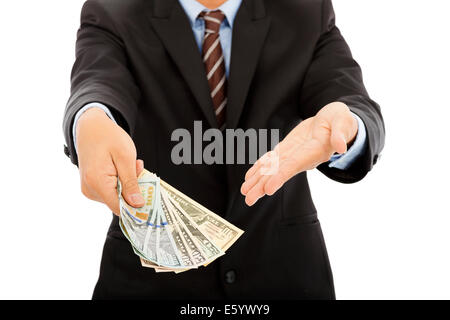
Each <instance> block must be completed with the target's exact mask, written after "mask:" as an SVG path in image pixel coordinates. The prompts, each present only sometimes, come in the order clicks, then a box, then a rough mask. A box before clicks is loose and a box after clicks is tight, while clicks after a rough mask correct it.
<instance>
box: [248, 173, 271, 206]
mask: <svg viewBox="0 0 450 320" xmlns="http://www.w3.org/2000/svg"><path fill="white" fill-rule="evenodd" d="M269 178H270V177H269V176H262V177H261V179H260V180H259V181H258V183H257V184H256V185H255V186H254V187H253V188H252V189H251V190H250V191H249V192H248V194H247V196H246V197H245V203H246V204H247V205H248V206H250V207H251V206H253V205H254V204H255V203H256V202H257V201H258V200H259V199H261V198H262V197H264V196H265V195H266V193H265V192H264V186H265V184H266V182H267V180H268V179H269Z"/></svg>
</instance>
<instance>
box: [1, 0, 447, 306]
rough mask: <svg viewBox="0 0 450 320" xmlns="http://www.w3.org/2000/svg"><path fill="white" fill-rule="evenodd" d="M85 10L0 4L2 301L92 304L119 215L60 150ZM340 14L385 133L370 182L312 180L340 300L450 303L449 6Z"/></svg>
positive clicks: (401, 2) (400, 1) (443, 0)
mask: <svg viewBox="0 0 450 320" xmlns="http://www.w3.org/2000/svg"><path fill="white" fill-rule="evenodd" d="M124 1H126V0H124ZM82 3H83V1H82V0H65V1H60V0H46V1H31V0H28V1H1V3H0V43H1V47H0V49H1V50H0V104H1V115H0V139H1V149H0V150H1V156H0V179H1V180H0V189H1V190H0V191H1V193H0V197H1V203H2V206H1V209H0V218H1V222H0V225H1V229H0V298H3V299H15V298H22V299H23V298H24V299H49V298H52V299H68V298H71V299H89V298H90V297H91V294H92V290H93V288H94V285H95V282H96V280H97V276H98V270H99V264H100V258H101V252H102V246H103V242H104V239H105V235H106V231H107V228H108V225H109V222H110V219H111V215H110V213H109V211H108V210H107V208H106V207H104V206H102V205H100V204H96V203H93V202H90V201H89V200H86V199H84V198H83V196H82V195H81V193H80V191H79V180H78V171H77V169H76V167H75V166H73V165H72V164H71V163H70V161H69V160H68V158H66V156H65V155H64V153H63V148H62V146H63V143H64V139H63V134H62V124H61V123H62V116H63V110H64V106H65V103H66V101H67V98H68V96H69V74H70V69H71V65H72V63H73V60H74V43H75V34H76V30H77V28H78V24H79V14H80V8H81V5H82ZM334 5H335V9H336V14H337V22H338V25H339V26H340V28H341V30H342V32H343V34H344V36H345V37H346V38H347V41H348V42H349V44H350V46H351V48H352V50H353V53H354V56H355V58H356V59H357V60H358V62H359V63H360V64H361V65H362V67H363V70H364V75H365V81H366V85H367V87H368V90H369V92H370V93H371V95H372V97H373V98H374V99H375V100H377V101H378V102H379V103H380V105H381V106H382V110H383V113H384V117H385V121H386V129H387V137H386V147H385V150H384V152H383V156H382V158H381V160H380V161H379V163H378V165H377V166H376V167H375V169H374V171H373V172H371V173H370V174H369V175H368V177H367V178H366V179H365V180H364V181H363V182H361V183H358V184H355V185H342V184H338V183H335V182H333V181H331V180H329V179H327V178H325V176H323V175H321V174H320V173H318V172H317V171H315V172H312V173H311V174H310V181H311V188H312V192H313V197H314V200H315V203H316V206H317V208H318V210H319V214H320V219H321V222H322V226H323V231H324V234H325V239H326V242H327V246H328V249H329V256H330V259H331V263H332V267H333V271H334V277H335V285H336V292H337V297H338V298H339V299H431V298H436V299H443V298H447V299H449V298H450V291H449V289H448V288H450V272H449V270H450V252H449V245H450V209H449V205H448V199H449V192H448V191H449V188H448V186H447V184H448V181H450V175H449V173H448V171H449V168H448V167H449V164H448V162H449V159H450V152H449V144H448V138H449V137H450V134H449V116H450V111H449V110H450V105H449V102H448V91H449V89H450V88H449V81H448V75H449V74H450V63H449V57H450V47H449V42H450V40H449V33H450V27H449V25H448V23H449V22H448V14H449V12H450V2H449V1H448V0H430V1H423V0H422V1H414V0H396V1H388V0H364V1H362V0H335V1H334Z"/></svg>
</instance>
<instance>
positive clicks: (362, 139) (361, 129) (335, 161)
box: [328, 113, 367, 170]
mask: <svg viewBox="0 0 450 320" xmlns="http://www.w3.org/2000/svg"><path fill="white" fill-rule="evenodd" d="M352 114H353V116H354V117H355V119H356V120H357V121H358V134H357V135H356V139H355V142H354V143H353V145H352V146H351V147H350V149H348V150H347V152H346V153H344V154H335V155H333V156H332V157H331V159H330V163H329V165H328V166H329V167H330V168H336V169H339V170H347V169H348V168H349V167H350V166H351V165H352V164H353V163H354V162H355V161H356V159H358V158H359V157H360V156H361V155H363V154H364V151H365V147H366V140H367V132H366V127H365V125H364V122H363V121H362V120H361V118H360V117H358V116H357V115H356V114H354V113H352Z"/></svg>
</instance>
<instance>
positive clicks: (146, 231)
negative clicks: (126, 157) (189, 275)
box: [117, 169, 243, 273]
mask: <svg viewBox="0 0 450 320" xmlns="http://www.w3.org/2000/svg"><path fill="white" fill-rule="evenodd" d="M138 185H139V189H140V191H141V193H142V195H143V197H144V199H145V204H144V206H143V207H141V208H133V207H132V206H130V205H128V203H127V202H126V201H125V199H124V198H123V196H122V185H121V182H120V181H118V185H117V192H118V196H119V204H120V217H119V225H120V228H121V230H122V232H123V234H124V236H125V238H126V239H127V240H128V241H129V242H130V244H131V246H132V249H133V252H134V254H135V255H136V256H137V257H139V259H140V262H141V265H142V266H143V267H147V268H152V269H154V270H155V272H175V273H181V272H185V271H188V270H191V269H195V268H198V267H200V266H207V265H208V264H209V263H211V262H212V261H214V260H216V259H217V258H218V257H220V256H222V255H223V254H225V251H226V250H227V249H228V248H230V246H231V245H232V244H233V243H234V242H235V241H236V240H237V239H238V238H239V237H240V236H241V235H242V233H243V231H242V230H241V229H239V228H237V227H236V226H234V225H233V224H231V223H229V222H227V221H226V220H225V219H223V218H221V217H220V216H218V215H216V214H214V213H213V212H211V211H210V210H208V209H206V208H205V207H203V206H202V205H200V204H199V203H197V202H195V201H194V200H192V199H191V198H189V197H188V196H186V195H184V194H183V193H181V192H180V191H178V190H176V189H175V188H173V187H172V186H170V185H169V184H167V183H166V182H164V181H163V180H161V179H160V178H159V177H157V176H156V175H155V174H153V173H151V172H149V171H147V170H145V169H144V170H143V172H142V173H141V174H140V175H139V177H138Z"/></svg>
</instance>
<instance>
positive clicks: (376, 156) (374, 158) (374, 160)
mask: <svg viewBox="0 0 450 320" xmlns="http://www.w3.org/2000/svg"><path fill="white" fill-rule="evenodd" d="M379 158H380V156H379V155H377V154H376V155H375V156H374V157H373V164H377V162H378V159H379Z"/></svg>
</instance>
